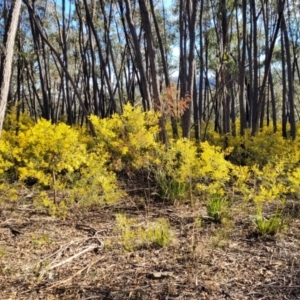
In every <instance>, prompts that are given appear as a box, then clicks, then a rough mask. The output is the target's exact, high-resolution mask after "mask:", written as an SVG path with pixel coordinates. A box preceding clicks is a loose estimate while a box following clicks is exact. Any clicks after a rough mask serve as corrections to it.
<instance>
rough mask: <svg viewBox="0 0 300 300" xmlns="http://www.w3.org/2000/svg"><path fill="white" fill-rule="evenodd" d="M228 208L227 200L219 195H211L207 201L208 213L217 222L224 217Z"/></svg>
mask: <svg viewBox="0 0 300 300" xmlns="http://www.w3.org/2000/svg"><path fill="white" fill-rule="evenodd" d="M227 210H228V201H226V199H224V197H222V196H221V195H218V194H216V195H212V196H211V197H210V199H209V200H208V203H207V212H208V215H209V216H210V217H211V218H212V219H213V220H214V221H215V222H218V223H221V221H222V219H223V218H225V217H226V215H227Z"/></svg>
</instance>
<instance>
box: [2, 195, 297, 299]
mask: <svg viewBox="0 0 300 300" xmlns="http://www.w3.org/2000/svg"><path fill="white" fill-rule="evenodd" d="M199 203H200V204H196V205H195V206H193V207H191V206H190V205H184V204H181V205H175V206H173V205H167V204H166V203H162V202H157V201H156V202H154V201H144V202H143V201H142V199H141V196H132V197H130V198H128V199H125V200H124V201H123V202H122V203H119V204H117V205H114V206H107V207H102V208H94V209H93V210H91V211H85V212H84V211H73V212H72V213H71V214H70V216H69V217H68V218H67V219H66V220H60V219H55V218H52V217H49V216H47V215H45V214H42V213H39V212H37V211H36V209H35V208H34V207H33V205H32V203H31V202H30V200H26V201H25V200H24V203H22V204H18V203H6V204H2V205H1V208H0V299H3V300H4V299H7V300H8V299H18V300H21V299H27V300H29V299H49V300H50V299H72V300H73V299H82V300H83V299H85V300H88V299H106V300H109V299H111V300H112V299H113V300H116V299H120V300H121V299H122V300H124V299H136V300H137V299H140V300H150V299H169V300H171V299H235V300H238V299H300V252H299V245H300V240H299V238H300V234H299V233H300V221H299V218H298V217H299V215H298V213H297V210H296V206H295V205H294V204H293V203H289V204H288V205H287V211H288V213H289V214H290V215H292V213H294V215H293V216H292V218H291V221H290V222H289V226H287V228H286V229H285V230H284V231H283V232H282V233H280V234H279V235H277V236H276V237H268V236H267V237H261V236H259V235H257V234H255V231H254V227H253V224H252V221H251V218H250V217H249V212H250V211H251V205H249V207H248V208H247V206H246V205H245V203H243V204H239V203H236V204H234V205H233V206H232V208H231V212H230V222H229V223H228V224H227V225H220V224H215V223H213V222H211V220H210V219H209V218H207V217H205V216H206V214H207V213H206V210H205V206H204V204H201V201H200V202H199ZM116 213H124V214H126V215H127V216H128V217H135V218H137V219H138V220H139V221H140V222H141V223H143V222H146V221H149V220H155V219H156V218H158V217H165V218H166V219H167V220H168V221H169V223H170V225H171V228H172V231H173V233H174V241H173V242H172V244H171V245H169V246H167V247H165V248H158V247H150V248H146V249H145V248H142V249H138V250H135V251H132V252H127V251H125V250H124V248H123V247H122V243H121V238H120V236H118V233H117V231H116V230H115V227H116V220H115V214H116ZM295 214H296V215H295ZM197 220H198V221H199V220H201V225H200V224H199V222H197Z"/></svg>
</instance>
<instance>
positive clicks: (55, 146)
mask: <svg viewBox="0 0 300 300" xmlns="http://www.w3.org/2000/svg"><path fill="white" fill-rule="evenodd" d="M13 155H14V158H15V159H16V161H18V163H19V167H18V172H19V177H20V179H21V180H24V179H27V178H29V177H33V178H36V179H38V181H39V182H40V183H41V184H43V185H45V186H52V184H53V179H54V178H53V176H57V175H59V173H61V172H69V173H72V172H74V171H75V170H78V169H79V168H80V166H81V165H82V164H83V163H85V161H86V147H85V145H81V144H78V133H77V132H76V131H75V130H73V129H72V128H71V127H70V126H68V125H66V124H64V123H60V124H58V125H53V124H51V122H50V121H47V120H44V119H41V120H39V121H38V122H37V124H36V125H34V126H33V127H30V128H28V130H26V131H24V132H20V133H19V135H18V147H16V148H15V149H14V150H13Z"/></svg>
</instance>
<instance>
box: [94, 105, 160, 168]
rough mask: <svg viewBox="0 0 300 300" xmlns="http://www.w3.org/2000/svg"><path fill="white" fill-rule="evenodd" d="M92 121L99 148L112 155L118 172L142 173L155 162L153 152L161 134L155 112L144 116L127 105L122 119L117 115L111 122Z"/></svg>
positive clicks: (138, 108)
mask: <svg viewBox="0 0 300 300" xmlns="http://www.w3.org/2000/svg"><path fill="white" fill-rule="evenodd" d="M90 119H91V122H92V123H93V125H94V126H95V129H96V133H97V137H96V142H97V147H100V148H101V149H104V150H105V151H106V152H107V153H109V154H110V159H111V163H112V164H113V166H115V168H116V169H119V170H120V169H122V168H124V167H131V168H133V169H135V170H136V169H140V168H142V167H144V166H145V164H146V163H147V161H148V160H149V159H152V157H153V156H152V155H150V152H151V151H152V150H153V149H155V148H156V146H157V142H156V136H157V135H158V132H159V126H158V119H159V114H157V113H156V112H154V111H148V112H143V111H142V109H141V108H140V107H137V108H133V107H132V106H131V105H130V104H126V105H125V106H124V112H123V114H121V115H118V114H114V115H113V116H112V117H111V118H110V119H100V118H98V117H96V116H91V117H90Z"/></svg>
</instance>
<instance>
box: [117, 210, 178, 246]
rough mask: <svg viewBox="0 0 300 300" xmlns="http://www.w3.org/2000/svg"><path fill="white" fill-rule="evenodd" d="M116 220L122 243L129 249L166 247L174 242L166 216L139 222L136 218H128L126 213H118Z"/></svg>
mask: <svg viewBox="0 0 300 300" xmlns="http://www.w3.org/2000/svg"><path fill="white" fill-rule="evenodd" d="M116 221H117V231H119V233H120V234H121V243H122V245H123V247H124V248H125V249H126V250H127V251H132V250H134V249H136V248H141V247H150V246H158V247H165V246H167V245H169V244H170V243H171V242H172V239H173V234H172V232H171V229H170V226H169V223H168V222H167V221H166V220H165V219H164V218H160V219H157V220H156V221H154V222H150V223H146V224H137V221H136V220H135V219H134V218H131V219H128V218H127V217H126V216H125V215H122V214H117V215H116Z"/></svg>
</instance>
